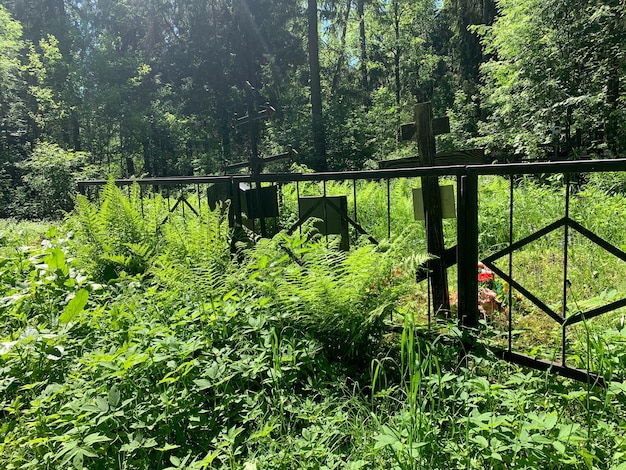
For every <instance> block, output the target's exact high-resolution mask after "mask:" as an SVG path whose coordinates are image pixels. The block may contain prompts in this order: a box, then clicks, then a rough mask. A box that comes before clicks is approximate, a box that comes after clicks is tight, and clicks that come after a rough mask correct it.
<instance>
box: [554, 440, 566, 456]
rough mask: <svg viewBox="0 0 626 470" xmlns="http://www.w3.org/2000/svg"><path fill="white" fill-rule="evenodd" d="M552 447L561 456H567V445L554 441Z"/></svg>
mask: <svg viewBox="0 0 626 470" xmlns="http://www.w3.org/2000/svg"><path fill="white" fill-rule="evenodd" d="M552 447H554V448H555V449H556V450H557V452H558V453H559V454H565V445H563V443H562V442H560V441H554V442H553V443H552Z"/></svg>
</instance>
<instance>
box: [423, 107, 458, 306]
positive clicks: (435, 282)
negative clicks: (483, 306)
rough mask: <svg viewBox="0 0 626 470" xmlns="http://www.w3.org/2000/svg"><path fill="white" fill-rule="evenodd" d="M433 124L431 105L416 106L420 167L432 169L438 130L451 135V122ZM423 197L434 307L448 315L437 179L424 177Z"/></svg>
mask: <svg viewBox="0 0 626 470" xmlns="http://www.w3.org/2000/svg"><path fill="white" fill-rule="evenodd" d="M442 123H443V126H442V125H441V124H442ZM433 124H434V122H433V113H432V107H431V104H430V103H420V104H418V105H417V106H415V139H416V140H417V151H418V159H419V163H420V165H422V166H431V165H433V162H434V160H435V156H436V150H435V135H436V134H435V129H437V132H438V133H445V132H450V124H449V121H448V118H445V119H444V120H441V119H439V120H438V124H437V125H436V126H434V125H433ZM422 197H423V200H424V211H425V217H426V246H427V249H428V253H429V254H430V255H432V256H434V257H435V258H434V259H432V260H430V261H429V262H428V264H427V266H428V268H429V269H430V270H431V272H432V278H431V279H432V282H431V290H432V295H433V307H434V310H435V312H437V313H439V312H441V313H444V314H445V313H446V312H450V298H449V296H448V272H447V269H446V266H445V263H444V259H443V258H444V252H445V242H444V238H443V223H442V220H443V218H442V215H441V196H440V193H439V178H438V177H437V176H423V177H422Z"/></svg>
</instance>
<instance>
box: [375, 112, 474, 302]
mask: <svg viewBox="0 0 626 470" xmlns="http://www.w3.org/2000/svg"><path fill="white" fill-rule="evenodd" d="M449 132H450V120H449V119H448V117H447V116H445V117H441V118H436V119H434V118H433V114H432V107H431V104H430V103H420V104H418V105H417V106H415V122H412V123H408V124H404V125H402V127H401V128H400V139H401V140H416V141H417V150H418V156H417V157H411V158H402V159H398V160H387V161H382V162H380V168H381V169H389V168H415V167H420V166H422V167H423V166H437V165H468V164H474V163H483V162H484V151H483V149H472V150H465V151H458V152H446V153H437V152H436V145H435V136H436V135H441V134H447V133H449ZM422 197H423V201H424V211H425V219H426V246H427V250H428V253H429V254H430V255H432V256H433V259H432V260H430V261H428V262H427V263H426V265H425V266H424V267H425V268H426V269H427V270H428V271H429V273H428V274H429V275H430V278H431V291H432V298H433V307H434V310H435V312H437V313H443V314H446V313H447V312H449V311H450V299H449V293H448V273H447V268H448V267H450V266H452V265H454V264H455V262H456V247H452V248H449V249H446V247H445V241H444V237H443V223H442V208H441V196H440V192H439V178H438V177H437V176H424V177H422ZM425 278H426V275H424V274H421V273H418V275H417V280H418V281H420V280H423V279H425Z"/></svg>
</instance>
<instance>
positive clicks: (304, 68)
mask: <svg viewBox="0 0 626 470" xmlns="http://www.w3.org/2000/svg"><path fill="white" fill-rule="evenodd" d="M624 14H625V12H624V5H623V2H610V1H602V2H600V3H598V2H589V1H586V0H572V1H566V2H557V1H551V2H537V1H535V0H524V1H522V2H519V1H517V2H509V1H507V0H501V1H498V2H493V1H492V0H487V1H484V2H470V1H468V0H445V1H443V2H437V1H434V0H420V1H417V2H416V1H409V0H389V1H379V0H375V1H374V0H356V1H355V0H346V1H339V0H325V1H313V0H311V1H309V2H296V1H293V0H263V1H260V0H257V1H248V0H213V1H211V2H202V1H192V0H189V1H172V2H161V1H157V0H149V1H144V2H124V1H119V0H98V1H80V2H78V1H70V2H61V1H57V0H32V1H31V0H10V1H7V2H4V3H3V6H2V7H1V9H0V22H1V27H0V50H1V51H2V59H1V62H0V115H1V116H0V117H1V121H2V124H1V126H2V128H1V129H0V172H1V173H0V177H1V180H0V181H1V184H0V196H1V197H2V198H3V200H4V201H6V203H7V204H5V205H3V207H8V205H10V204H13V203H17V204H19V197H20V195H19V194H17V195H16V197H15V198H13V197H12V194H9V195H7V191H6V190H5V188H7V187H8V188H15V187H21V186H24V185H26V186H28V183H27V182H25V181H24V177H25V176H26V175H27V174H28V172H29V168H28V167H24V166H23V165H21V162H23V161H25V160H28V159H29V158H31V156H32V155H33V153H34V152H35V150H36V148H37V147H38V146H43V148H42V150H40V152H47V151H48V149H50V148H51V147H49V145H48V146H46V145H47V144H45V143H46V142H48V143H50V144H52V145H56V146H58V147H60V148H62V149H64V150H65V151H68V152H71V153H77V152H86V153H85V157H86V159H87V160H88V162H89V163H90V164H93V165H95V169H96V170H97V174H98V175H99V176H101V177H105V176H108V175H114V176H129V175H135V176H140V175H151V176H163V175H189V174H207V173H219V172H221V171H222V170H223V169H224V166H225V165H226V164H228V163H234V162H239V161H242V160H246V158H248V156H249V155H250V154H251V153H256V149H257V148H258V151H259V152H260V153H261V154H262V155H273V154H277V153H282V152H285V151H286V150H287V149H288V148H290V147H292V148H294V149H296V150H297V151H298V155H299V156H298V158H299V160H300V162H301V163H304V164H306V165H307V166H309V167H311V168H314V169H317V170H323V169H326V168H330V169H351V168H363V167H364V165H365V166H367V165H370V164H371V163H372V162H373V161H376V160H380V159H382V158H388V157H390V156H403V155H407V154H411V153H414V152H415V149H414V147H413V146H412V145H410V144H402V145H401V144H400V143H398V142H397V139H396V135H397V134H396V131H397V128H398V125H399V124H401V123H402V122H406V121H410V120H411V117H412V116H411V114H412V113H411V105H412V104H414V103H415V102H417V101H426V100H428V101H432V103H433V107H434V110H435V113H436V114H440V115H441V114H444V113H448V114H449V115H450V116H451V117H452V134H451V135H449V136H446V137H443V138H442V141H441V142H440V143H441V148H442V149H452V148H459V147H466V146H470V145H471V146H476V145H481V146H486V147H487V148H488V149H489V150H490V151H491V152H493V154H494V155H497V156H502V157H504V158H511V157H512V155H513V154H514V153H515V154H517V155H522V156H527V155H530V156H537V155H542V153H545V149H543V148H541V147H540V146H539V144H541V143H554V142H551V137H550V136H547V135H546V131H548V130H550V129H552V128H553V127H554V125H555V123H556V122H557V121H558V122H559V123H560V127H561V129H562V137H561V139H560V140H561V141H563V142H562V144H563V148H564V149H566V150H567V151H568V152H569V153H568V155H569V156H570V157H571V156H572V148H574V149H575V152H574V154H576V155H580V154H586V153H588V152H589V151H593V152H595V153H600V154H604V155H610V156H614V155H619V154H620V153H621V152H623V150H624V147H625V145H626V140H625V139H626V136H625V134H624V131H623V128H624V122H625V119H626V118H625V114H624V110H625V107H624V95H623V87H624V83H623V82H624V73H625V63H626V62H625V60H624V51H623V47H622V42H623V41H622V38H623V35H624V25H625V24H626V23H625V22H624ZM267 103H269V105H268V104H267ZM259 110H264V112H265V113H266V115H271V116H270V119H269V120H261V121H255V124H254V125H253V126H250V125H248V126H246V125H237V126H235V125H234V124H235V122H236V118H241V117H242V116H245V115H246V114H249V113H252V114H254V113H256V112H257V111H259ZM577 130H579V131H580V135H578V134H577V133H576V131H577ZM288 167H289V162H287V161H283V162H280V163H276V164H274V166H273V167H271V168H270V169H274V170H276V169H283V170H284V169H287V168H288ZM25 191H28V189H26V190H25ZM7 198H8V199H7ZM15 199H17V201H16V200H15ZM55 210H56V209H55ZM4 211H5V212H6V213H5V212H3V213H0V215H6V214H11V213H12V212H10V211H9V210H6V209H5V210H4ZM31 215H32V216H42V215H46V216H50V215H53V214H52V213H49V214H42V213H41V212H35V213H33V214H31Z"/></svg>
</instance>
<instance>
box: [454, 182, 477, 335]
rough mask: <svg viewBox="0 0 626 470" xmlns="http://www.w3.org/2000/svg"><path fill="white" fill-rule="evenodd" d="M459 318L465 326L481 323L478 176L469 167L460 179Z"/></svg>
mask: <svg viewBox="0 0 626 470" xmlns="http://www.w3.org/2000/svg"><path fill="white" fill-rule="evenodd" d="M457 199H458V201H459V202H458V207H459V210H458V212H459V213H458V223H457V240H458V243H457V260H458V271H457V276H458V277H457V284H458V289H459V302H458V309H459V310H458V319H459V323H460V324H461V325H462V326H466V327H469V328H475V327H477V326H478V276H477V275H476V264H477V262H478V176H477V174H476V173H475V172H472V171H471V170H468V171H467V173H466V174H465V175H462V176H461V177H460V178H458V179H457Z"/></svg>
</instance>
